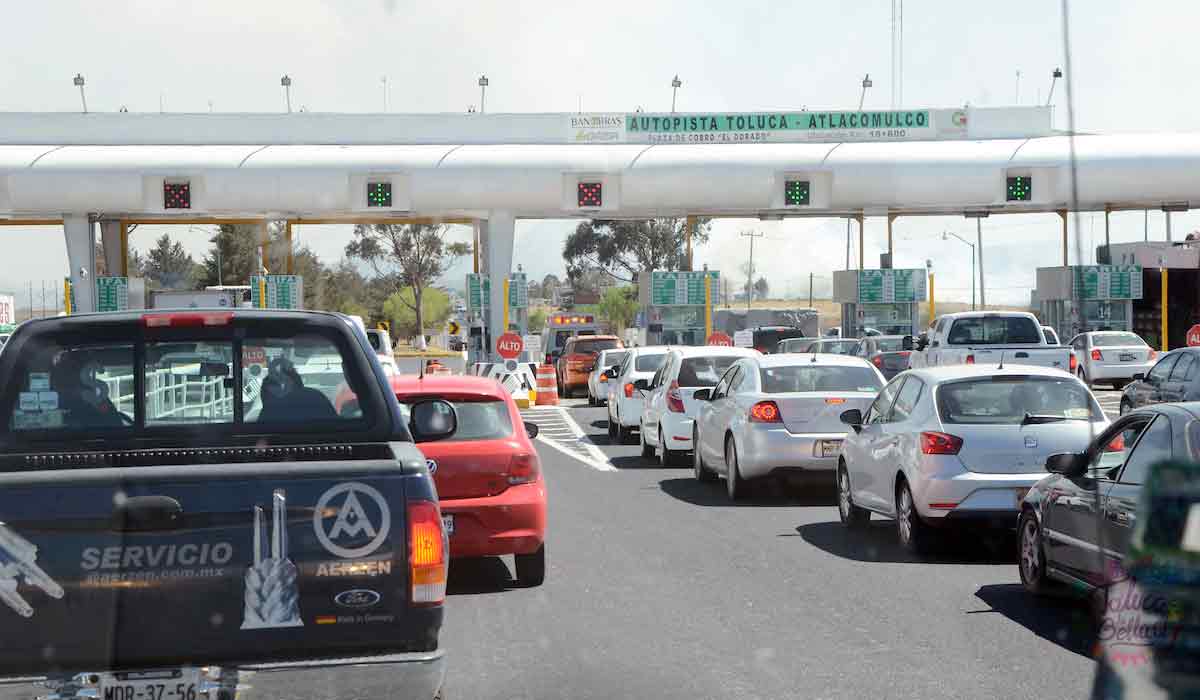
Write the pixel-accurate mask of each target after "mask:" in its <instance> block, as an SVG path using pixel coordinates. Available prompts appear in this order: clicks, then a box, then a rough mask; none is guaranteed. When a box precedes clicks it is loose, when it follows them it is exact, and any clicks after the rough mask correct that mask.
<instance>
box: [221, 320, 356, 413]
mask: <svg viewBox="0 0 1200 700" xmlns="http://www.w3.org/2000/svg"><path fill="white" fill-rule="evenodd" d="M242 355H243V363H242V392H243V394H242V398H243V402H244V411H245V420H246V422H247V423H282V424H293V425H300V424H306V423H312V422H322V421H325V422H328V421H334V420H354V419H359V418H362V417H363V409H362V407H361V406H360V405H359V402H358V396H357V395H356V393H355V391H354V389H353V387H354V386H357V385H359V382H358V381H355V379H356V378H355V377H352V376H350V372H351V371H352V370H351V368H348V367H346V365H345V364H344V363H343V358H342V353H341V351H340V350H339V349H338V347H337V345H335V344H334V343H333V342H332V341H330V340H329V339H327V338H324V337H322V336H317V335H302V336H295V337H291V338H247V339H246V340H245V342H244V345H243V351H242Z"/></svg>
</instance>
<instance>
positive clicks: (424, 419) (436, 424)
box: [408, 399, 458, 442]
mask: <svg viewBox="0 0 1200 700" xmlns="http://www.w3.org/2000/svg"><path fill="white" fill-rule="evenodd" d="M408 430H409V432H411V433H412V436H413V441H415V442H433V441H435V440H445V439H446V438H448V437H450V436H452V435H454V433H456V432H457V431H458V414H457V413H456V412H455V411H454V407H453V406H451V405H450V403H449V402H447V401H443V400H442V399H429V400H427V401H418V402H417V403H414V404H413V405H412V407H411V408H410V409H409V412H408Z"/></svg>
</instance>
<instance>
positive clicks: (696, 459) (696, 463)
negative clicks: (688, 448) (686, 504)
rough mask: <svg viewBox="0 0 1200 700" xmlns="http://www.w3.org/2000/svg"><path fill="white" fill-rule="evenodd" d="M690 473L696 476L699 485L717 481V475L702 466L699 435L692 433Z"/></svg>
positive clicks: (702, 458) (702, 459)
mask: <svg viewBox="0 0 1200 700" xmlns="http://www.w3.org/2000/svg"><path fill="white" fill-rule="evenodd" d="M692 471H693V472H695V474H696V481H699V482H701V483H706V484H709V483H712V482H714V481H716V480H717V475H716V474H714V473H713V471H712V470H711V469H709V468H708V467H706V466H704V457H703V456H701V454H700V433H698V432H696V431H695V430H693V431H692Z"/></svg>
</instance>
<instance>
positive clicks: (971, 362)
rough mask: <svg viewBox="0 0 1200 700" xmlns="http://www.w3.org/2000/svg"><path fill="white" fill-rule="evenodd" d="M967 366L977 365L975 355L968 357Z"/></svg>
mask: <svg viewBox="0 0 1200 700" xmlns="http://www.w3.org/2000/svg"><path fill="white" fill-rule="evenodd" d="M965 364H968V365H973V364H975V356H974V355H967V361H966V363H965Z"/></svg>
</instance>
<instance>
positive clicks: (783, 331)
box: [753, 326, 804, 355]
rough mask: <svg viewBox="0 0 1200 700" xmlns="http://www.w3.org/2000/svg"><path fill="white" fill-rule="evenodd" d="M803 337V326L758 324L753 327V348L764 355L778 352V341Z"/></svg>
mask: <svg viewBox="0 0 1200 700" xmlns="http://www.w3.org/2000/svg"><path fill="white" fill-rule="evenodd" d="M802 337H804V329H803V328H793V327H792V326H759V327H758V328H755V329H754V341H753V342H754V349H755V350H758V351H759V352H761V353H762V354H764V355H769V354H771V353H773V352H778V347H779V343H780V341H783V340H788V339H789V338H802Z"/></svg>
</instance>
